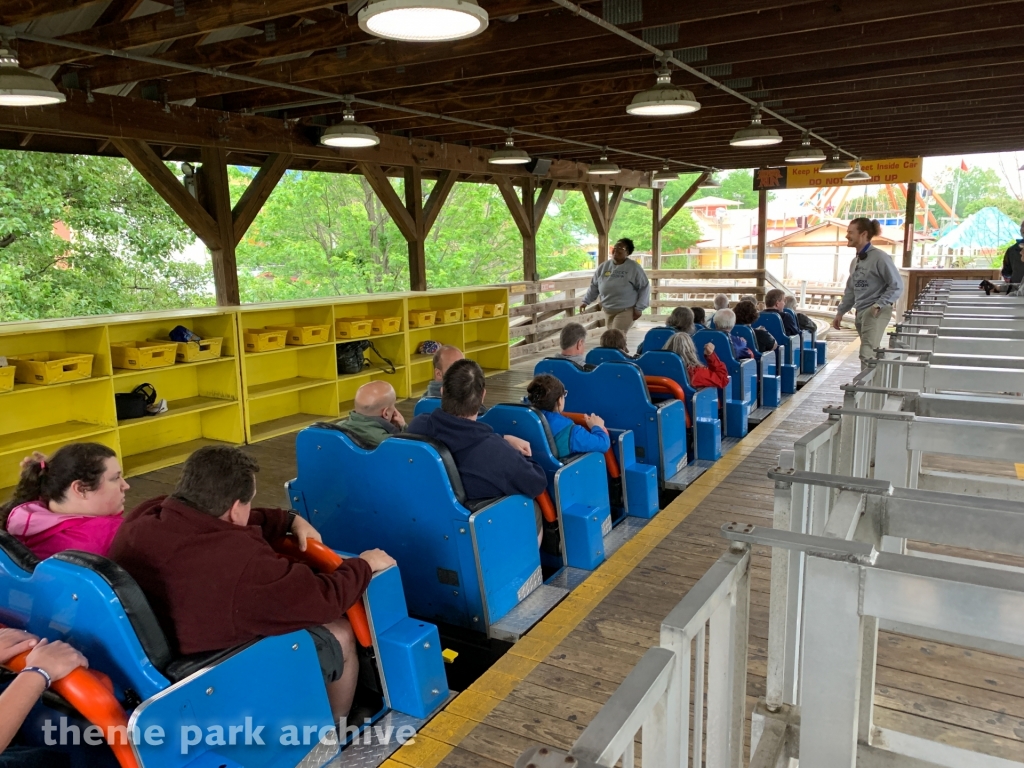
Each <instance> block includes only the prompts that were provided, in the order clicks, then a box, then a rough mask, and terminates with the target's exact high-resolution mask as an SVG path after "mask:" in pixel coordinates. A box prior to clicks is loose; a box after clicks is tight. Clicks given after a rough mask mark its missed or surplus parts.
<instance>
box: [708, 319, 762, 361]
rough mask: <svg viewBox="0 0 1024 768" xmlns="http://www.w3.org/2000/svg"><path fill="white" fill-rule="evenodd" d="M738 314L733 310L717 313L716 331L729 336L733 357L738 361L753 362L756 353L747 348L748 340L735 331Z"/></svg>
mask: <svg viewBox="0 0 1024 768" xmlns="http://www.w3.org/2000/svg"><path fill="white" fill-rule="evenodd" d="M735 328H736V313H735V312H734V311H733V310H731V309H720V310H718V311H717V312H715V330H716V331H722V332H723V333H726V334H728V335H729V341H730V342H732V356H733V357H735V358H736V359H737V360H748V359H749V360H753V359H754V353H753V351H752V350H750V349H748V348H747V340H746V339H744V338H743V337H742V336H740V335H739V334H738V333H736V331H735Z"/></svg>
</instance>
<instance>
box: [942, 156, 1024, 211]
mask: <svg viewBox="0 0 1024 768" xmlns="http://www.w3.org/2000/svg"><path fill="white" fill-rule="evenodd" d="M944 181H945V182H946V183H945V188H944V189H943V190H942V192H940V193H939V194H941V195H942V197H943V199H944V200H945V201H946V202H947V203H948V204H949V205H953V197H954V194H955V196H956V215H957V217H959V218H961V219H962V218H964V217H965V216H970V215H971V214H972V213H974V212H976V211H979V210H981V209H982V208H984V207H986V206H987V205H995V206H996V207H997V208H1000V209H1001V210H1002V207H1003V205H1007V204H1010V203H1012V202H1013V201H1014V198H1013V197H1011V196H1010V193H1009V192H1007V191H1006V187H1005V186H1004V184H1003V181H1002V179H1000V178H999V174H998V173H996V171H994V170H993V169H991V168H983V167H982V166H977V165H976V166H974V167H973V168H971V169H970V170H968V171H963V170H961V169H960V168H956V169H954V170H953V172H952V173H951V174H950V175H949V176H948V177H947V178H946V179H944ZM958 186H959V189H958ZM1004 213H1006V214H1007V215H1011V214H1010V213H1009V211H1005V210H1004Z"/></svg>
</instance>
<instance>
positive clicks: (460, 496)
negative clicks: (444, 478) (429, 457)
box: [391, 432, 466, 506]
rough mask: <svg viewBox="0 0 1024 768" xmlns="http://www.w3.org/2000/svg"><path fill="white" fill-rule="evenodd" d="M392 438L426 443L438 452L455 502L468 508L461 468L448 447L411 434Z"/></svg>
mask: <svg viewBox="0 0 1024 768" xmlns="http://www.w3.org/2000/svg"><path fill="white" fill-rule="evenodd" d="M391 437H392V439H395V440H412V441H414V442H417V443H426V444H427V445H429V446H430V447H431V448H433V449H434V450H435V451H437V455H438V456H440V457H441V463H442V464H443V465H444V469H445V472H447V473H448V482H449V483H451V486H452V493H453V494H455V500H456V501H457V502H459V504H462V505H463V506H466V489H465V488H463V487H462V477H461V476H460V475H459V468H458V467H456V466H455V459H454V458H452V453H451V451H449V450H448V446H446V445H445V444H444V443H441V442H438V441H437V440H434V439H432V438H429V437H427V436H426V435H414V434H412V433H410V432H400V433H399V434H397V435H392V436H391Z"/></svg>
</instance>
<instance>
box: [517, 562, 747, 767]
mask: <svg viewBox="0 0 1024 768" xmlns="http://www.w3.org/2000/svg"><path fill="white" fill-rule="evenodd" d="M749 612H750V552H749V550H748V548H747V546H746V545H744V544H735V545H733V546H732V548H731V549H730V551H729V552H728V553H727V554H725V555H723V556H722V557H721V558H719V560H718V562H716V563H715V564H714V565H713V566H711V568H710V569H709V570H708V572H707V573H705V574H704V576H703V577H702V578H701V580H700V581H698V582H697V584H696V585H694V587H693V589H691V590H690V591H689V592H688V593H687V595H686V597H684V598H683V599H682V601H680V603H679V604H678V605H677V606H676V607H675V608H673V609H672V612H671V613H670V614H669V615H668V616H667V617H666V618H665V620H664V621H663V622H662V625H661V645H660V646H659V647H657V648H651V649H650V650H648V651H647V653H645V654H644V656H643V658H641V659H640V661H639V663H638V664H637V665H636V667H634V668H633V671H632V672H630V673H629V675H628V676H627V677H626V679H625V680H624V681H623V683H622V685H620V686H619V688H618V690H616V691H615V693H614V694H612V696H611V698H610V699H609V700H608V702H607V703H606V704H605V705H604V706H603V707H602V708H601V711H600V712H599V713H598V714H597V716H596V717H595V718H594V719H593V721H591V723H590V725H588V726H587V728H586V730H584V732H583V733H582V734H581V735H580V737H579V739H577V740H576V743H575V744H574V745H573V747H572V749H571V750H569V756H570V757H572V758H575V759H576V760H578V761H579V762H580V763H581V764H583V765H595V766H604V768H612V767H613V766H615V765H616V764H617V763H619V762H621V764H622V766H624V768H626V767H628V768H632V766H633V764H634V743H635V741H636V738H637V735H638V734H639V735H640V738H641V740H642V741H641V743H642V747H643V749H642V762H641V765H642V766H643V768H686V766H689V765H692V766H694V767H695V768H700V766H701V765H706V766H707V768H740V766H742V765H743V736H744V728H743V725H744V713H745V702H746V685H747V632H748V616H749ZM705 668H706V671H705ZM705 695H706V697H707V704H706V707H705V703H704V701H705ZM691 704H692V707H693V716H692V718H691V716H690V708H691ZM705 710H706V717H705ZM691 729H692V733H693V739H692V741H691V739H690V732H691ZM705 733H706V737H707V738H706V740H705V738H704V737H705ZM559 754H562V753H559ZM544 756H545V755H539V754H538V750H536V749H535V750H532V751H531V752H529V753H526V754H524V756H523V758H521V759H520V763H522V765H523V766H524V768H525V766H526V765H529V764H533V765H535V766H538V768H539V765H542V764H544V761H543V760H542V759H538V758H543V757H544ZM562 765H565V763H562Z"/></svg>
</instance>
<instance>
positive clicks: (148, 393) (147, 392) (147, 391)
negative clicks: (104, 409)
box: [114, 384, 156, 421]
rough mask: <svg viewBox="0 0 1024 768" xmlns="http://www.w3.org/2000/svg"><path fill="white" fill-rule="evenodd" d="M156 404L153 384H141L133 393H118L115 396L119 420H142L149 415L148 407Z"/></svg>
mask: <svg viewBox="0 0 1024 768" xmlns="http://www.w3.org/2000/svg"><path fill="white" fill-rule="evenodd" d="M155 402H156V387H154V386H153V385H152V384H139V386H137V387H136V388H135V389H133V390H132V391H131V392H117V393H116V394H115V395H114V407H115V409H116V411H117V420H118V421H123V420H125V419H140V418H142V417H143V416H146V415H148V411H147V410H146V406H149V405H152V404H153V403H155Z"/></svg>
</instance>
